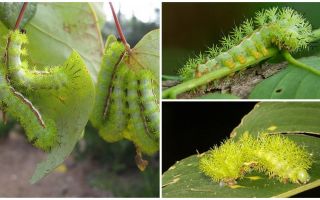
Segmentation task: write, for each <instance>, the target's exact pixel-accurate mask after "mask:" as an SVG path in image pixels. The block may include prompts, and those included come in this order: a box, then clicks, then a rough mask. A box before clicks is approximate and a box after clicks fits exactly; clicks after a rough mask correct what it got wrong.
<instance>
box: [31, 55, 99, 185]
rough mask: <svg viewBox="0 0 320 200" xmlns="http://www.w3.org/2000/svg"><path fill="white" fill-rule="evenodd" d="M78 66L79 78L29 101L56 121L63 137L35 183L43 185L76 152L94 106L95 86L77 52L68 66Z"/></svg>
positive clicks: (36, 94)
mask: <svg viewBox="0 0 320 200" xmlns="http://www.w3.org/2000/svg"><path fill="white" fill-rule="evenodd" d="M72 65H77V67H79V68H80V69H81V70H80V71H79V72H78V73H77V76H78V77H77V78H74V79H73V81H72V82H71V83H70V84H68V85H67V87H63V88H60V89H58V90H45V91H42V90H40V91H30V94H29V95H28V98H29V99H30V100H31V102H32V103H33V104H34V105H35V106H36V107H37V108H38V109H39V110H40V112H41V114H42V115H43V116H47V117H49V118H51V119H54V121H55V122H56V125H57V129H58V135H59V137H60V140H61V141H60V144H59V145H57V146H56V147H54V148H53V149H52V150H51V151H50V153H49V154H48V157H47V159H46V160H44V161H43V162H41V163H40V164H38V165H37V169H36V171H35V173H34V175H33V177H32V179H31V182H32V183H35V182H37V181H39V180H40V179H41V178H42V177H44V176H45V175H47V174H48V173H50V172H51V171H52V170H53V169H55V168H56V167H57V166H58V165H59V164H61V163H62V162H63V161H64V160H65V159H66V157H67V156H68V155H69V154H70V153H71V152H72V150H73V148H74V147H75V144H76V143H77V142H78V140H79V139H80V137H81V135H82V133H83V130H84V127H85V125H86V124H87V122H88V119H89V115H90V113H91V111H92V108H93V104H94V95H95V93H94V84H93V82H92V79H91V77H90V74H89V72H88V70H87V68H86V66H85V64H84V62H83V61H82V59H81V58H80V56H79V55H78V54H77V53H76V52H74V53H72V55H71V56H70V58H69V59H68V66H72Z"/></svg>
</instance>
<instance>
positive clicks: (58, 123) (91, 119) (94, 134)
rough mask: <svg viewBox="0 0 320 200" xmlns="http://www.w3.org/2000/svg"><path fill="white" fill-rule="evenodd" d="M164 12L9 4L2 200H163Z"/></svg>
mask: <svg viewBox="0 0 320 200" xmlns="http://www.w3.org/2000/svg"><path fill="white" fill-rule="evenodd" d="M160 6H161V3H160V1H149V0H144V1H139V2H131V1H130V2H129V1H114V2H108V1H105V2H102V1H100V2H90V1H87V2H86V1H82V2H47V1H46V2H0V55H1V56H0V110H1V113H0V118H1V119H0V121H1V122H0V198H1V197H32V198H35V197H42V198H44V197H45V198H49V197H55V198H71V197H77V198H84V197H96V198H102V197H109V198H115V197H122V198H123V197H136V198H142V197H153V198H159V196H160V180H159V179H160V156H159V155H160V153H159V148H160V145H159V143H160V88H159V83H160V72H159V71H160V21H161V20H160V8H161V7H160Z"/></svg>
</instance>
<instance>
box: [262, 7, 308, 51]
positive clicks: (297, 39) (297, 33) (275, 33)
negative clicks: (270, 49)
mask: <svg viewBox="0 0 320 200" xmlns="http://www.w3.org/2000/svg"><path fill="white" fill-rule="evenodd" d="M263 15H265V16H264V18H263V19H264V22H267V23H268V24H269V30H270V37H271V42H272V43H273V44H274V45H276V46H277V47H278V48H279V49H286V50H288V51H291V52H294V51H298V50H300V49H303V48H306V47H307V45H308V44H309V42H310V35H311V32H312V27H311V25H310V24H309V22H308V21H306V20H305V19H304V17H303V16H302V15H300V14H299V13H298V12H297V11H295V10H293V9H291V8H282V9H277V8H272V9H268V10H265V11H262V12H260V13H259V14H258V16H257V18H258V19H260V20H258V19H256V21H259V23H261V22H263V20H262V17H261V16H263Z"/></svg>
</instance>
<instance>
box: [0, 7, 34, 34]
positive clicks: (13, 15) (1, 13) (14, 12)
mask: <svg viewBox="0 0 320 200" xmlns="http://www.w3.org/2000/svg"><path fill="white" fill-rule="evenodd" d="M22 5H23V3H9V2H6V3H0V19H1V21H2V23H3V24H5V26H6V27H7V28H8V29H13V28H14V26H15V24H16V21H17V18H18V16H19V13H20V10H21V8H22ZM36 10H37V3H29V4H28V6H27V9H26V11H25V13H24V16H23V19H22V21H21V22H20V28H24V26H25V25H26V24H27V23H28V22H29V21H30V19H31V18H32V17H33V16H34V15H35V13H36Z"/></svg>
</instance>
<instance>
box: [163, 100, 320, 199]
mask: <svg viewBox="0 0 320 200" xmlns="http://www.w3.org/2000/svg"><path fill="white" fill-rule="evenodd" d="M319 119H320V103H318V102H290V103H286V102H280V103H271V102H266V103H259V104H257V105H256V107H255V108H254V109H253V110H252V111H251V112H250V113H249V114H248V115H247V116H245V117H244V118H243V120H242V121H241V124H240V125H239V126H238V127H237V128H235V129H234V131H233V132H232V134H231V135H232V136H233V137H235V138H237V137H239V136H240V135H241V134H243V133H244V132H246V131H247V132H249V133H250V134H252V135H257V134H258V133H261V132H269V133H288V134H287V135H286V136H287V137H289V138H290V139H292V140H294V141H295V142H297V143H298V144H300V145H302V146H304V147H305V148H306V149H307V150H308V151H309V152H310V153H312V154H313V160H314V161H315V162H314V164H313V166H312V168H311V170H309V173H310V176H311V180H310V182H309V183H308V184H306V185H299V184H292V183H287V184H283V183H280V182H279V181H277V180H276V179H269V178H268V177H267V176H266V175H264V174H262V173H258V172H254V173H250V174H247V175H246V176H245V178H244V179H242V180H239V181H238V184H237V185H236V186H235V187H234V188H230V187H222V186H220V185H219V183H215V182H213V181H212V180H211V179H210V178H209V177H207V176H205V175H203V174H202V173H201V172H200V170H199V169H198V161H199V157H200V156H201V155H193V156H190V157H188V158H186V159H184V160H182V161H179V162H177V163H176V164H175V165H173V166H172V167H170V168H169V170H168V171H167V172H165V173H164V175H163V196H164V197H273V196H278V197H289V196H292V195H294V194H297V193H300V192H302V191H305V190H308V189H311V188H314V187H317V186H319V185H320V162H319V159H320V139H319V138H318V137H313V136H310V135H302V134H298V133H310V134H315V135H318V134H320V126H319V121H320V120H319Z"/></svg>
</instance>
